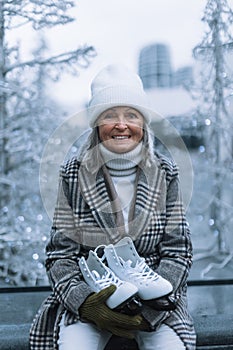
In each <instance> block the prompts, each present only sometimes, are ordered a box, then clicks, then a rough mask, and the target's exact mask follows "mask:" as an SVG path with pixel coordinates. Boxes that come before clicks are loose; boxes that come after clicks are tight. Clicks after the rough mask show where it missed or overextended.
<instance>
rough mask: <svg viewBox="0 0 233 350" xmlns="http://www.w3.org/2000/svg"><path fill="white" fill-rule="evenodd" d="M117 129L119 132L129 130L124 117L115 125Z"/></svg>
mask: <svg viewBox="0 0 233 350" xmlns="http://www.w3.org/2000/svg"><path fill="white" fill-rule="evenodd" d="M115 127H116V128H117V129H119V130H125V129H127V128H128V125H127V122H126V120H125V118H124V117H119V118H118V120H117V121H116V123H115Z"/></svg>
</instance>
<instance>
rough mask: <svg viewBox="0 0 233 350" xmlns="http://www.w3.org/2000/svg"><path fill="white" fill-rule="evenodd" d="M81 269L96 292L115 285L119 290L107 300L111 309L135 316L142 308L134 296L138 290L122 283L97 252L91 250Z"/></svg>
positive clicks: (82, 260)
mask: <svg viewBox="0 0 233 350" xmlns="http://www.w3.org/2000/svg"><path fill="white" fill-rule="evenodd" d="M79 267H80V270H81V272H82V275H83V277H84V280H85V281H86V283H87V284H88V285H89V286H90V287H91V288H92V290H93V291H94V292H99V291H100V290H102V289H104V288H106V287H108V286H110V285H112V284H114V285H115V286H116V287H117V289H116V290H115V292H114V293H113V294H112V295H110V297H109V298H108V299H107V301H106V304H107V305H108V307H109V308H111V309H116V310H117V311H121V312H125V313H129V314H134V313H137V312H138V311H139V309H140V307H141V305H140V302H138V301H137V299H136V298H134V296H135V295H136V294H137V292H138V288H137V287H136V286H135V285H133V284H132V283H130V282H126V281H122V280H121V279H120V278H119V277H117V276H116V275H115V274H114V272H112V271H111V270H110V269H109V268H108V267H107V266H106V265H105V264H104V263H103V262H102V260H101V259H100V258H99V257H98V255H97V253H96V252H95V251H92V250H90V251H89V255H88V258H87V260H85V258H84V257H82V258H81V259H80V260H79Z"/></svg>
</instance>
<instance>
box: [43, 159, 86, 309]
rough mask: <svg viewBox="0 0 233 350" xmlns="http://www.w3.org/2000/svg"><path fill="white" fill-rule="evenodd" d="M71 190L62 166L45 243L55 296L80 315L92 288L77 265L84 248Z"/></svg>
mask: <svg viewBox="0 0 233 350" xmlns="http://www.w3.org/2000/svg"><path fill="white" fill-rule="evenodd" d="M77 172H78V169H75V168H74V169H73V174H74V175H73V176H74V177H75V176H76V175H77V174H76V173H77ZM72 180H74V181H75V180H77V179H76V178H75V179H74V178H73V179H72ZM69 193H70V191H69V177H68V175H67V173H66V169H65V167H64V166H63V167H61V171H60V177H59V186H58V196H57V203H56V207H55V212H54V217H53V224H52V228H51V235H50V239H49V242H48V244H47V246H46V253H47V259H46V264H45V265H46V270H47V274H48V278H49V281H50V284H51V286H52V289H53V291H54V294H55V296H56V298H57V299H58V301H59V302H60V303H61V304H62V305H63V306H64V307H65V308H66V309H67V310H69V311H71V312H72V313H74V314H76V315H77V316H78V308H79V306H80V305H81V304H82V303H83V301H84V300H85V299H86V298H87V296H88V295H90V294H91V293H92V290H91V289H90V287H89V286H88V285H87V284H86V283H85V282H84V281H83V279H82V275H81V272H80V269H79V266H78V259H79V256H80V250H81V249H82V248H81V246H80V244H79V242H78V241H77V228H76V227H75V225H74V219H73V211H72V207H71V200H70V198H69Z"/></svg>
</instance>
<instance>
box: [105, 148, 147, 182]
mask: <svg viewBox="0 0 233 350" xmlns="http://www.w3.org/2000/svg"><path fill="white" fill-rule="evenodd" d="M99 149H100V153H101V155H102V157H103V159H104V161H105V163H106V166H107V168H108V169H109V172H110V175H112V176H127V175H131V174H133V173H135V172H136V170H137V165H138V164H139V163H140V161H141V160H142V142H140V143H139V144H138V145H137V147H135V148H134V149H133V150H132V151H130V152H127V153H115V152H111V151H110V150H109V149H107V148H106V147H105V146H104V145H103V143H100V144H99Z"/></svg>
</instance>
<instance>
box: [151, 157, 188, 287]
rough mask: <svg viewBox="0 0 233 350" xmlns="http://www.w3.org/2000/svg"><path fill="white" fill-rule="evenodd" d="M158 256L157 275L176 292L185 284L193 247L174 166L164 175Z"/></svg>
mask: <svg viewBox="0 0 233 350" xmlns="http://www.w3.org/2000/svg"><path fill="white" fill-rule="evenodd" d="M159 253H160V264H159V267H158V269H157V272H158V273H159V274H160V275H161V276H163V277H164V278H166V279H167V280H169V281H170V282H171V284H172V285H173V290H174V292H177V291H178V290H179V289H180V288H182V287H183V286H184V285H185V284H186V281H187V277H188V274H189V270H190V267H191V265H192V244H191V239H190V231H189V225H188V222H187V220H186V216H185V212H184V208H183V203H182V198H181V191H180V184H179V176H178V170H177V167H176V165H175V164H174V163H173V164H172V166H171V167H170V171H169V172H168V173H167V196H166V220H165V228H164V235H163V240H162V241H161V242H160V245H159Z"/></svg>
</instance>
